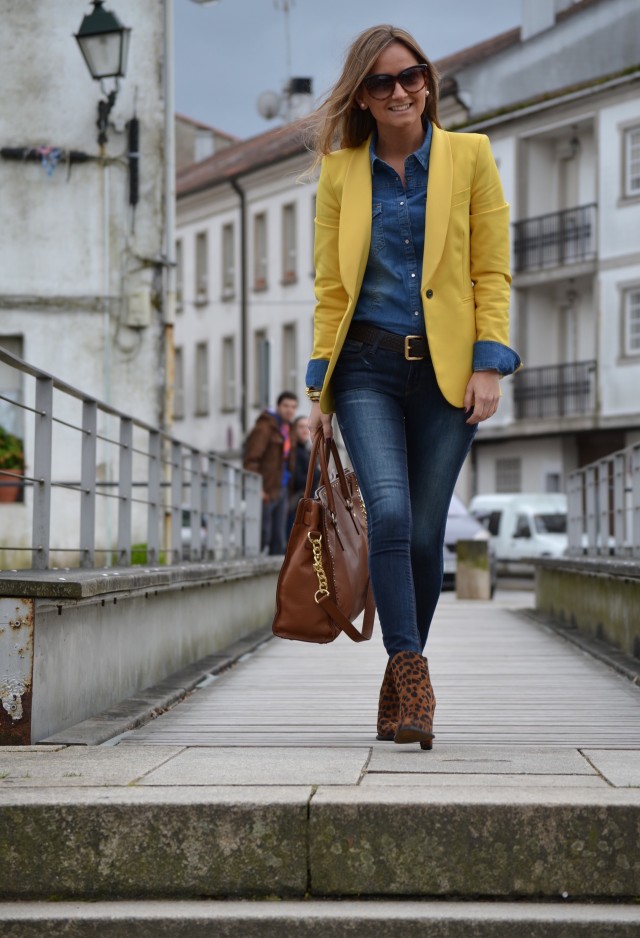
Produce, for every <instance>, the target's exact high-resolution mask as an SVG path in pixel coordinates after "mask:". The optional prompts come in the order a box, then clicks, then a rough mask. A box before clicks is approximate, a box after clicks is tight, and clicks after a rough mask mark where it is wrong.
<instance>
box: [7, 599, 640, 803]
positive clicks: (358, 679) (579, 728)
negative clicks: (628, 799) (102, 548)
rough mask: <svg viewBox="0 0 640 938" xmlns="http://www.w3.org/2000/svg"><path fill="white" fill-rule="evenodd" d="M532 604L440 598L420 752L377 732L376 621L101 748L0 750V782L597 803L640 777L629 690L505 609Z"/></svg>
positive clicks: (268, 647)
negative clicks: (417, 792) (430, 738)
mask: <svg viewBox="0 0 640 938" xmlns="http://www.w3.org/2000/svg"><path fill="white" fill-rule="evenodd" d="M531 605H532V594H531V593H525V592H523V593H510V592H506V591H505V592H502V593H499V594H498V595H497V598H496V600H494V601H493V602H463V601H459V600H457V599H456V598H455V596H454V595H452V594H445V595H444V596H443V598H442V601H441V603H440V606H439V609H438V612H437V614H436V619H435V622H434V626H433V631H432V637H431V639H430V646H429V657H430V668H431V674H432V680H433V683H434V687H435V690H436V695H437V699H438V704H437V711H436V721H435V731H436V739H435V742H434V749H433V751H432V752H430V753H425V752H422V751H420V749H419V748H418V746H417V745H415V746H413V745H409V746H395V745H394V744H393V743H380V742H376V740H375V716H376V705H377V694H378V687H379V682H380V678H381V674H382V671H383V668H384V661H385V658H384V649H383V648H382V644H381V641H380V638H379V633H378V634H377V635H376V636H375V637H374V639H373V640H372V641H371V642H369V643H367V644H363V645H355V644H353V643H351V642H349V641H348V640H347V639H346V638H344V637H341V638H339V639H338V640H337V641H336V642H334V643H333V644H331V645H327V646H316V645H305V644H302V643H296V642H286V641H281V640H275V639H274V640H272V641H268V642H265V643H264V644H263V645H261V646H260V647H259V648H258V649H257V650H256V651H255V652H253V653H252V654H248V655H246V656H245V657H244V658H243V659H241V660H240V661H239V663H238V664H237V665H236V666H235V667H233V668H232V669H230V670H229V671H226V672H224V673H222V674H221V675H218V676H216V677H211V678H209V679H207V680H206V681H204V682H203V684H202V685H200V687H199V688H197V689H196V690H195V691H194V692H193V693H192V694H190V695H189V696H188V697H187V698H186V699H185V700H184V701H183V702H181V703H179V704H178V705H177V706H175V707H174V708H173V709H171V710H169V711H168V712H166V713H164V714H163V715H161V716H159V717H158V718H157V719H155V720H153V721H152V722H150V723H148V724H147V725H145V726H143V727H141V728H139V729H137V730H133V731H131V732H127V733H125V734H123V735H122V736H120V737H118V738H115V739H113V740H111V741H110V742H109V743H107V744H105V745H104V746H98V747H93V746H89V747H85V746H68V747H65V746H58V747H53V746H46V747H29V748H27V749H19V748H5V749H0V790H5V791H6V790H7V789H13V790H15V789H16V788H18V789H31V788H39V789H43V788H55V789H57V790H59V789H61V788H73V789H78V788H84V787H94V786H101V787H104V786H106V787H120V786H131V785H134V786H136V787H138V786H140V787H142V786H144V787H145V788H149V787H153V788H164V789H169V788H174V789H177V788H182V787H184V786H187V787H190V786H282V785H287V786H290V785H293V786H296V785H300V786H309V785H321V786H325V785H326V786H336V785H337V786H344V785H347V786H357V787H358V788H363V789H369V788H376V789H379V788H382V787H385V788H402V789H404V788H406V787H407V786H409V787H412V788H413V787H415V786H419V787H420V788H423V789H429V790H431V789H434V788H438V789H442V788H443V787H444V788H446V789H447V791H448V792H449V793H450V794H451V796H452V797H463V795H465V794H466V795H469V794H470V793H473V796H474V798H475V797H478V796H480V795H481V793H482V792H485V793H486V792H490V791H492V790H495V789H505V788H509V789H519V790H523V791H524V790H527V791H529V793H530V794H531V795H533V794H534V793H535V792H538V793H540V791H541V790H546V791H550V790H553V789H556V790H560V791H565V792H566V790H567V789H569V788H570V789H572V790H573V791H574V792H576V793H577V792H582V793H587V792H600V793H601V795H602V796H603V797H604V798H605V800H606V798H607V795H608V793H613V791H614V790H615V789H628V788H629V787H632V788H640V688H639V687H637V686H635V685H633V684H632V683H631V682H630V681H628V680H627V679H626V678H624V677H622V676H620V675H619V674H617V673H616V672H615V671H613V670H612V669H610V668H608V667H607V666H606V665H604V664H602V663H601V662H599V661H597V660H595V659H594V658H592V657H591V656H589V655H588V654H586V653H585V652H583V651H582V650H580V649H578V648H576V647H575V646H573V645H572V644H570V643H568V642H566V641H565V640H563V639H562V638H561V637H559V636H558V635H557V634H556V633H554V632H553V631H551V630H550V629H548V628H546V627H544V626H541V625H538V624H536V623H534V622H531V621H528V620H527V619H526V618H523V617H522V616H521V615H519V614H517V612H515V611H514V609H518V608H522V607H527V606H531ZM456 792H458V794H457V795H456ZM176 795H177V791H176Z"/></svg>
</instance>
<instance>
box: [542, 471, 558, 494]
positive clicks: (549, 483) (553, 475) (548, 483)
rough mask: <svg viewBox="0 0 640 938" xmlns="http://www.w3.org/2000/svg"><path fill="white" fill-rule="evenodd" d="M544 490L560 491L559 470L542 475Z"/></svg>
mask: <svg viewBox="0 0 640 938" xmlns="http://www.w3.org/2000/svg"><path fill="white" fill-rule="evenodd" d="M544 490H545V492H562V475H561V473H559V472H547V473H546V475H545V477H544Z"/></svg>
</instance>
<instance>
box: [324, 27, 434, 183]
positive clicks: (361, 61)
mask: <svg viewBox="0 0 640 938" xmlns="http://www.w3.org/2000/svg"><path fill="white" fill-rule="evenodd" d="M392 42H400V43H402V45H403V46H405V47H406V48H407V49H408V50H409V52H411V53H412V54H413V55H415V57H416V59H417V60H418V62H419V63H421V64H424V65H426V66H427V67H428V73H427V90H428V92H429V94H428V95H427V103H426V106H425V109H424V112H423V114H422V124H423V126H424V127H425V128H426V126H427V121H431V123H433V124H435V125H436V126H437V127H440V126H441V124H440V119H439V117H438V84H439V81H438V74H437V72H436V69H435V67H434V66H433V64H432V63H431V62H430V61H429V59H428V58H427V56H426V55H425V53H424V52H423V50H422V49H421V48H420V46H419V45H418V43H417V42H416V41H415V39H414V38H413V36H411V35H410V34H409V33H408V32H407V31H406V30H404V29H400V28H399V27H398V26H389V25H386V24H385V25H381V26H372V27H371V28H370V29H365V31H364V32H362V33H360V35H359V36H356V38H355V39H354V41H353V42H352V43H351V46H350V47H349V49H348V50H347V53H346V55H345V60H344V66H343V69H342V74H341V75H340V77H339V78H338V80H337V82H336V83H335V85H334V86H333V88H331V89H330V91H329V92H328V93H327V95H326V97H325V99H324V101H323V102H322V104H321V105H320V107H319V108H318V109H317V110H316V111H315V112H314V114H313V115H311V118H310V119H309V120H308V123H307V140H308V145H309V148H310V149H311V150H313V152H314V153H315V154H316V159H315V162H314V167H315V166H317V164H318V163H319V162H320V160H321V159H322V157H323V156H324V155H325V154H327V153H330V152H331V151H332V150H336V149H342V148H343V147H357V146H360V144H361V143H363V142H364V141H365V140H366V139H367V137H368V136H369V134H370V133H371V132H372V131H373V130H374V128H375V125H376V123H375V120H374V119H373V117H372V116H371V112H370V111H369V110H368V109H367V110H363V109H362V108H359V107H358V106H357V103H356V95H357V93H358V91H359V90H360V88H361V86H362V82H363V80H364V79H365V78H366V76H367V75H368V74H369V72H370V70H371V68H372V67H373V63H374V62H375V61H376V59H377V58H378V56H379V55H380V53H381V52H382V51H383V50H384V49H386V48H387V46H388V45H390V44H391V43H392Z"/></svg>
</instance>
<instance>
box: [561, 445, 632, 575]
mask: <svg viewBox="0 0 640 938" xmlns="http://www.w3.org/2000/svg"><path fill="white" fill-rule="evenodd" d="M567 508H568V535H569V554H570V555H573V556H582V555H584V554H589V555H594V556H613V557H634V558H635V557H640V443H634V444H633V445H632V446H628V447H626V448H625V449H621V450H617V451H616V452H615V453H611V454H610V455H609V456H606V457H605V458H604V459H599V460H596V461H595V462H592V463H589V465H587V466H582V467H581V468H580V469H576V470H575V471H574V472H572V473H571V474H570V475H569V478H568V480H567Z"/></svg>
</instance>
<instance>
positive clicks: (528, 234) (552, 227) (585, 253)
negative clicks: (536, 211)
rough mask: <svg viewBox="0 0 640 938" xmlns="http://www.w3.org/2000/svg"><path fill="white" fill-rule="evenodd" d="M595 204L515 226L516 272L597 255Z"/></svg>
mask: <svg viewBox="0 0 640 938" xmlns="http://www.w3.org/2000/svg"><path fill="white" fill-rule="evenodd" d="M596 208H597V206H596V205H595V203H592V204H590V205H579V206H578V207H577V208H570V209H567V210H566V211H564V212H550V213H549V214H548V215H538V216H537V217H536V218H525V219H524V220H523V221H517V222H514V223H513V233H514V239H513V267H514V272H515V273H522V272H523V271H525V270H540V269H546V268H549V267H561V266H564V265H565V264H577V263H579V262H580V261H586V260H589V259H590V258H592V257H595V256H596V217H597V216H596Z"/></svg>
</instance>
